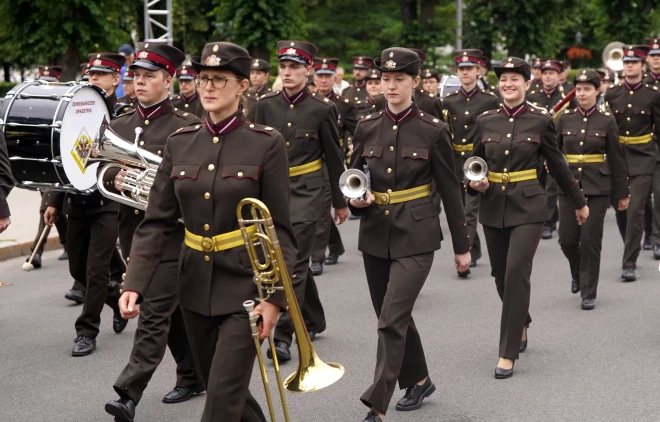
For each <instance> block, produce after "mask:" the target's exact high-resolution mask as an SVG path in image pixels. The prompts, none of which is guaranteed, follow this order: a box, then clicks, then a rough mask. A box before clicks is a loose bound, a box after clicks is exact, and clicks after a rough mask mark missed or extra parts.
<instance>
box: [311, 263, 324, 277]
mask: <svg viewBox="0 0 660 422" xmlns="http://www.w3.org/2000/svg"><path fill="white" fill-rule="evenodd" d="M310 268H311V270H312V275H321V274H323V263H322V262H312V265H311V267H310Z"/></svg>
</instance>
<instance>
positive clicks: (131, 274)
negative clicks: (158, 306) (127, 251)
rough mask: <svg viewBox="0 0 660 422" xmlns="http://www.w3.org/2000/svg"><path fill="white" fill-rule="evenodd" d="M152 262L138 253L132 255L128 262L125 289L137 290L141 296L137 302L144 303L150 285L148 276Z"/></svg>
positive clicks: (126, 290)
mask: <svg viewBox="0 0 660 422" xmlns="http://www.w3.org/2000/svg"><path fill="white" fill-rule="evenodd" d="M150 264H151V262H150V261H149V260H147V259H144V258H142V257H140V256H137V255H132V256H131V257H130V258H129V260H128V262H127V264H126V280H124V289H123V290H124V291H125V292H129V291H130V292H135V293H137V294H138V295H140V297H139V298H138V300H137V303H142V301H143V300H144V295H145V293H146V290H147V288H148V286H149V280H147V278H146V276H147V274H148V272H149V266H150Z"/></svg>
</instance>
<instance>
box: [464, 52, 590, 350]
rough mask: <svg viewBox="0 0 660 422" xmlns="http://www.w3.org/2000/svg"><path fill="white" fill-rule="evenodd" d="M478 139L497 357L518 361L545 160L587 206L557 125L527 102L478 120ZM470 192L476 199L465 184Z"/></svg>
mask: <svg viewBox="0 0 660 422" xmlns="http://www.w3.org/2000/svg"><path fill="white" fill-rule="evenodd" d="M505 60H507V61H506V62H503V64H504V63H507V64H512V65H514V66H517V68H516V67H510V68H503V69H506V70H505V71H508V70H509V69H512V71H516V70H515V69H519V68H523V69H524V68H525V66H527V67H528V66H529V65H527V64H526V62H524V61H523V60H522V59H518V58H513V57H511V58H509V59H505ZM496 69H500V68H496ZM527 75H529V73H527ZM476 137H477V139H478V141H477V144H476V145H475V148H474V152H473V156H476V157H481V158H482V159H484V160H485V161H486V164H487V165H488V172H489V173H488V178H489V180H490V186H489V188H488V190H487V191H486V192H484V193H483V194H481V195H480V196H481V207H482V209H486V210H488V212H481V213H480V214H479V222H481V224H483V229H484V234H485V237H486V245H487V247H488V255H489V258H490V264H491V267H492V274H493V276H494V277H495V283H496V285H497V292H498V294H499V296H500V298H501V299H502V301H503V304H502V320H501V326H500V350H499V355H500V357H503V358H507V359H517V358H518V353H519V347H520V339H521V336H522V333H523V328H524V327H525V325H527V324H529V323H530V322H531V318H530V316H529V314H528V310H529V292H530V275H531V271H532V262H533V259H534V254H535V252H536V247H537V245H538V242H539V239H540V237H541V231H542V228H543V222H544V221H547V220H548V206H547V200H546V197H545V194H544V189H543V186H541V184H540V183H539V180H538V175H540V174H541V172H542V169H543V161H544V160H545V161H546V162H547V165H548V168H549V169H550V172H551V173H552V174H553V175H554V176H555V178H556V180H557V182H558V183H559V185H560V186H561V187H562V189H563V190H564V192H565V193H566V195H567V196H568V198H569V199H570V200H571V202H572V203H573V204H574V207H575V208H576V209H579V208H582V207H583V206H584V205H586V201H585V199H584V196H583V195H582V193H581V192H580V187H579V185H578V183H577V181H576V180H575V178H574V177H573V175H572V173H571V171H570V170H569V168H568V166H567V165H566V162H565V161H564V157H563V156H562V154H561V152H560V151H559V149H558V148H557V141H556V132H555V125H554V124H553V122H552V119H551V118H550V114H549V113H547V112H546V111H545V110H539V109H537V108H534V107H530V106H529V105H528V104H527V103H522V104H521V105H520V106H518V107H515V108H513V109H510V108H508V107H506V106H502V107H501V108H499V109H497V110H491V111H489V112H486V113H485V114H482V115H481V116H480V117H479V118H478V119H477V134H476ZM521 171H523V172H525V171H526V173H522V174H525V175H527V179H526V180H520V181H515V178H514V177H518V175H520V174H521V173H517V172H521ZM498 176H499V179H498ZM512 178H514V179H513V180H512ZM466 184H468V182H467V181H466ZM468 193H470V194H471V195H477V194H478V193H477V191H475V190H473V189H472V188H471V187H469V185H468Z"/></svg>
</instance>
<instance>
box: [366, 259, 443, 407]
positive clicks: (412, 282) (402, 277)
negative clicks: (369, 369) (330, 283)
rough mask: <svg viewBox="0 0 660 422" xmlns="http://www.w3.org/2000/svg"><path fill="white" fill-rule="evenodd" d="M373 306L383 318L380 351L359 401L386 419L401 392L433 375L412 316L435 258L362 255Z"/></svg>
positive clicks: (379, 325) (380, 329)
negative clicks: (371, 379) (397, 391)
mask: <svg viewBox="0 0 660 422" xmlns="http://www.w3.org/2000/svg"><path fill="white" fill-rule="evenodd" d="M362 259H363V261H364V270H365V272H366V274H367V283H368V284H369V293H370V294H371V303H372V304H373V306H374V310H375V311H376V316H377V317H378V348H377V352H376V371H375V373H374V382H373V384H371V386H370V387H369V388H368V389H367V391H365V392H364V394H362V397H360V400H362V403H364V404H365V405H366V406H368V407H373V408H374V409H376V410H377V411H379V412H381V413H383V414H384V413H386V412H387V407H388V405H389V403H390V400H391V399H392V394H394V386H395V385H396V383H397V381H398V382H399V388H402V389H403V388H407V387H411V386H412V385H414V384H416V383H418V382H420V381H421V380H423V379H424V378H426V377H427V376H428V374H429V371H428V368H427V366H426V357H425V356H424V348H423V347H422V340H421V338H420V337H419V332H418V331H417V327H416V326H415V321H414V320H413V317H412V310H413V307H414V306H415V301H416V300H417V296H418V295H419V292H420V291H421V290H422V287H423V286H424V282H425V281H426V277H427V276H428V274H429V271H430V270H431V265H433V252H431V253H426V254H421V255H414V256H408V257H405V258H399V259H384V258H377V257H375V256H372V255H367V254H363V255H362Z"/></svg>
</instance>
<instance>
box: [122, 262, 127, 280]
mask: <svg viewBox="0 0 660 422" xmlns="http://www.w3.org/2000/svg"><path fill="white" fill-rule="evenodd" d="M126 262H128V260H126ZM121 279H122V281H126V273H124V274H122V275H121Z"/></svg>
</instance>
